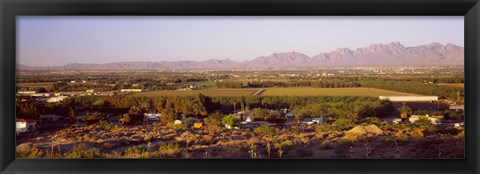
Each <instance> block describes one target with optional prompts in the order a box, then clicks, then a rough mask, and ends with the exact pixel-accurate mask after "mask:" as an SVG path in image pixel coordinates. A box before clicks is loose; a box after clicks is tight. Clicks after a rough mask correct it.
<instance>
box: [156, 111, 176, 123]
mask: <svg viewBox="0 0 480 174" xmlns="http://www.w3.org/2000/svg"><path fill="white" fill-rule="evenodd" d="M176 119H177V114H176V113H175V111H174V110H173V109H164V110H163V111H162V116H160V121H162V122H164V123H171V122H173V121H175V120H176Z"/></svg>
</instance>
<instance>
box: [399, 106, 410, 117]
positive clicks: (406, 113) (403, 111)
mask: <svg viewBox="0 0 480 174" xmlns="http://www.w3.org/2000/svg"><path fill="white" fill-rule="evenodd" d="M398 112H400V118H401V119H407V118H408V117H410V115H412V109H411V108H410V107H408V106H402V107H400V108H398Z"/></svg>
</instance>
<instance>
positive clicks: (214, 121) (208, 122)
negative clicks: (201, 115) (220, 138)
mask: <svg viewBox="0 0 480 174" xmlns="http://www.w3.org/2000/svg"><path fill="white" fill-rule="evenodd" d="M222 118H223V114H222V113H220V112H219V111H216V112H214V113H212V114H210V115H209V116H208V117H207V118H205V119H204V120H203V122H204V123H205V126H206V128H207V131H208V132H209V133H210V134H212V135H213V134H216V133H218V132H220V131H221V127H220V126H221V124H222Z"/></svg>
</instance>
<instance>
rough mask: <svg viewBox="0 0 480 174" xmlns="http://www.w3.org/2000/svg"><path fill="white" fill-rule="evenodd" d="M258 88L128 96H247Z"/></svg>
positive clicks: (212, 89)
mask: <svg viewBox="0 0 480 174" xmlns="http://www.w3.org/2000/svg"><path fill="white" fill-rule="evenodd" d="M257 90H258V89H254V88H248V89H223V88H222V89H219V88H209V89H203V90H192V91H172V90H164V91H148V92H141V93H134V94H130V96H136V97H156V96H195V95H198V93H202V94H203V95H207V96H247V95H252V94H253V93H254V92H255V91H257Z"/></svg>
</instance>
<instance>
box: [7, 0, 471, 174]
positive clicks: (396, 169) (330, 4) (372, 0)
mask: <svg viewBox="0 0 480 174" xmlns="http://www.w3.org/2000/svg"><path fill="white" fill-rule="evenodd" d="M478 1H479V0H463V1H459V0H299V1H294V0H277V1H274V0H245V1H242V0H228V1H225V0H223V1H222V0H204V1H200V0H139V1H135V0H98V1H93V0H68V1H67V0H0V11H1V12H0V38H1V42H0V54H1V59H0V127H1V128H0V173H87V172H88V173H125V172H128V173H245V172H248V173H320V172H322V173H387V172H388V173H452V174H453V173H463V174H465V173H468V174H470V173H471V174H473V173H479V166H480V161H479V157H480V145H479V138H480V137H479V135H480V133H479V129H478V126H479V125H480V122H479V119H478V116H479V115H480V113H479V108H478V107H479V100H480V95H479V94H478V89H479V88H478V87H479V83H480V72H479V70H478V69H477V68H478V67H480V62H479V61H478V58H480V51H479V48H480V46H479V42H480V37H479V36H480V3H478ZM17 15H101V16H103V15H179V16H185V15H201V16H202V15H203V16H216V15H228V16H266V15H277V16H310V15H313V16H315V15H337V16H347V15H360V16H374V15H382V16H400V15H402V16H417V15H425V16H437V15H445V16H451V15H456V16H464V17H465V79H466V84H467V85H466V86H465V91H466V93H467V94H468V95H466V96H465V105H467V110H466V112H465V113H466V115H467V116H466V117H465V124H466V126H465V131H466V134H465V151H466V152H467V153H465V159H442V160H438V159H431V160H430V159H429V160H426V159H408V160H407V159H405V160H401V159H400V160H399V159H370V160H357V159H328V160H327V159H316V160H308V159H305V160H298V159H281V160H278V159H271V160H262V159H257V160H249V159H245V160H244V159H222V160H219V159H188V160H181V159H167V160H165V159H15V145H14V143H12V142H15V134H14V131H15V126H14V125H15V124H13V123H14V121H15V119H14V117H12V115H15V102H14V101H15V74H16V71H15V67H16V64H15V57H16V50H15V46H16V42H15V39H16V34H15V30H16V23H15V19H16V16H17ZM420 160H421V161H420ZM185 166H186V167H185ZM246 166H248V167H246ZM345 166H348V167H345Z"/></svg>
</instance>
